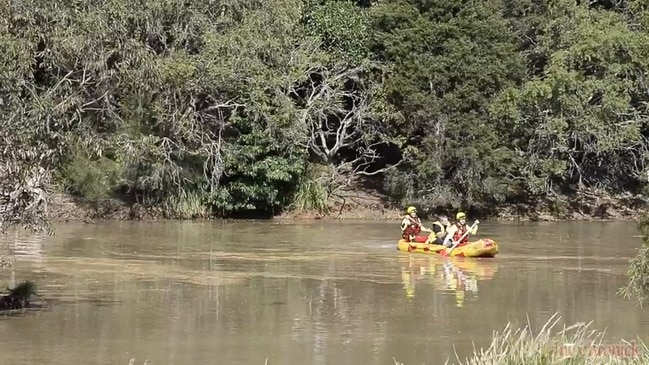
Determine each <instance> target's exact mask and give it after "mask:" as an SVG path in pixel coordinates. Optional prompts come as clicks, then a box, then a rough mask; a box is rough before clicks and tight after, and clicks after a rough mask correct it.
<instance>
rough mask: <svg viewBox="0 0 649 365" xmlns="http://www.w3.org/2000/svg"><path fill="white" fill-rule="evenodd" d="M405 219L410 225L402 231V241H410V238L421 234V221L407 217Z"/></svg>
mask: <svg viewBox="0 0 649 365" xmlns="http://www.w3.org/2000/svg"><path fill="white" fill-rule="evenodd" d="M406 218H408V222H409V223H410V224H408V226H407V227H406V229H404V230H403V239H405V240H407V241H410V239H411V237H415V236H417V235H418V234H419V233H420V232H421V219H419V217H417V218H413V217H411V216H409V215H408V216H406Z"/></svg>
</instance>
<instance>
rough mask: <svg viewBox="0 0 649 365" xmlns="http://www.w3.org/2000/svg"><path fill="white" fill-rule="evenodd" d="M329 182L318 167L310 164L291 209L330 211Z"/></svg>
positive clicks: (301, 180)
mask: <svg viewBox="0 0 649 365" xmlns="http://www.w3.org/2000/svg"><path fill="white" fill-rule="evenodd" d="M328 185H329V184H328V181H327V180H326V177H325V176H324V175H323V173H322V169H318V166H317V165H313V164H309V165H308V166H307V169H306V170H305V173H304V175H303V176H302V177H301V178H300V182H299V184H298V187H297V191H296V193H295V195H294V196H293V202H292V203H291V208H292V209H293V210H295V211H298V212H301V211H316V212H318V213H321V214H322V213H327V212H328V211H329V191H328V188H329V186H328Z"/></svg>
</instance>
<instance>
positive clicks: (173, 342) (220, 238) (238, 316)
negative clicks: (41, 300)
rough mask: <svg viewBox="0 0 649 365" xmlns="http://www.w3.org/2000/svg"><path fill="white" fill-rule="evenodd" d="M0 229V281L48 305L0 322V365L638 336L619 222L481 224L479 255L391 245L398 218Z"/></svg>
mask: <svg viewBox="0 0 649 365" xmlns="http://www.w3.org/2000/svg"><path fill="white" fill-rule="evenodd" d="M55 228H56V235H55V236H53V237H40V236H33V235H30V234H27V233H20V234H13V233H12V234H9V235H7V236H4V237H0V240H3V242H1V244H0V247H2V246H6V244H9V246H10V247H11V250H12V251H13V253H14V254H15V257H16V264H15V269H14V270H13V272H11V271H10V270H7V269H4V270H0V285H3V286H6V285H9V282H10V281H11V280H14V281H20V280H25V279H31V280H34V281H35V282H36V284H37V287H38V290H39V293H40V294H41V295H43V296H44V297H45V299H46V300H47V301H48V304H49V306H48V308H47V309H45V310H42V311H34V312H29V313H27V314H25V315H21V316H0V354H2V355H1V356H2V363H3V364H14V363H15V364H19V363H20V364H24V363H47V364H51V365H58V364H61V365H62V364H66V365H69V364H85V365H89V364H102V365H103V364H119V365H126V364H129V361H131V359H135V360H134V361H133V362H132V363H133V364H144V363H145V361H148V364H150V365H162V364H183V365H185V364H187V365H199V364H260V365H262V364H265V363H266V364H269V365H270V364H394V360H393V359H395V360H396V361H398V362H402V363H404V364H405V365H414V364H417V365H420V364H443V363H444V361H445V360H447V359H450V361H451V362H457V359H456V353H457V356H459V357H460V359H461V360H464V359H465V357H467V356H470V355H471V353H472V350H473V343H475V344H476V346H485V345H488V344H489V342H490V340H491V336H492V332H493V331H495V330H501V329H503V328H504V326H505V325H506V324H507V323H508V321H511V322H512V324H513V325H515V326H522V325H525V324H526V323H527V322H528V320H529V322H530V323H531V325H533V326H535V328H539V327H540V326H541V325H542V324H543V323H545V321H546V320H548V319H549V318H550V316H552V314H554V313H555V312H558V314H559V315H560V316H561V317H562V321H561V322H560V323H561V324H563V323H566V324H572V323H574V322H577V321H585V322H588V321H593V323H592V328H593V329H599V330H606V334H607V340H608V341H609V342H611V343H619V341H620V338H626V339H634V338H635V337H636V336H638V335H641V336H645V337H646V335H648V334H649V311H647V310H646V309H644V310H643V309H639V308H637V307H635V305H634V303H632V302H628V301H625V300H624V299H623V298H621V297H620V296H619V295H617V294H616V291H617V289H618V288H619V287H621V286H622V285H624V284H625V283H626V276H625V274H626V270H627V266H628V261H629V260H630V259H631V258H632V257H633V256H634V254H635V251H636V248H637V247H638V245H639V243H640V239H639V238H637V237H634V236H636V235H638V234H639V232H638V230H637V228H636V225H635V224H634V223H627V222H606V223H601V222H571V223H546V222H539V223H533V222H528V223H514V222H512V223H494V222H482V223H481V226H480V231H479V232H478V237H489V238H493V239H495V240H496V241H497V242H498V243H499V245H500V254H499V255H498V256H497V257H495V258H492V259H481V260H477V259H453V260H451V261H448V260H444V259H442V258H438V257H432V256H427V255H422V254H408V253H401V252H398V251H397V250H396V248H395V243H396V240H397V238H398V234H399V222H376V221H375V222H367V221H353V222H335V221H334V222H332V221H305V222H288V221H259V222H256V221H249V222H242V221H236V222H228V221H214V222H207V223H197V222H110V223H97V224H83V223H79V224H77V223H75V224H72V223H66V224H59V225H57V226H56V227H55Z"/></svg>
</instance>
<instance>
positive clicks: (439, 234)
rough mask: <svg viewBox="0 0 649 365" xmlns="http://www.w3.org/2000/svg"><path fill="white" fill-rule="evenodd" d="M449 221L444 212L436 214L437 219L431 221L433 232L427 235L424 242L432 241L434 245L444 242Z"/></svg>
mask: <svg viewBox="0 0 649 365" xmlns="http://www.w3.org/2000/svg"><path fill="white" fill-rule="evenodd" d="M450 224H451V223H450V222H449V221H448V218H447V217H446V215H444V214H440V215H438V216H437V220H436V221H435V222H433V233H431V234H430V236H428V239H427V240H426V243H433V244H436V245H441V244H443V243H444V238H446V231H447V229H448V226H449V225H450Z"/></svg>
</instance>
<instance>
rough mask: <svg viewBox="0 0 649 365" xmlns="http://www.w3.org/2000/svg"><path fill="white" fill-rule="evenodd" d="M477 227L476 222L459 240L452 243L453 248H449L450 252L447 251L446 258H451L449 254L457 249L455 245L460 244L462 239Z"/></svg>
mask: <svg viewBox="0 0 649 365" xmlns="http://www.w3.org/2000/svg"><path fill="white" fill-rule="evenodd" d="M477 225H478V222H475V223H473V225H472V226H471V227H469V229H467V231H466V232H464V234H463V235H462V236H461V237H460V239H459V240H457V242H454V243H453V246H452V247H451V250H450V251H448V253H447V254H446V256H451V252H453V250H455V248H456V247H457V245H459V244H460V242H462V240H463V239H464V237H466V236H468V235H469V233H471V231H473V229H474V228H475V227H476V226H477Z"/></svg>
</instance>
